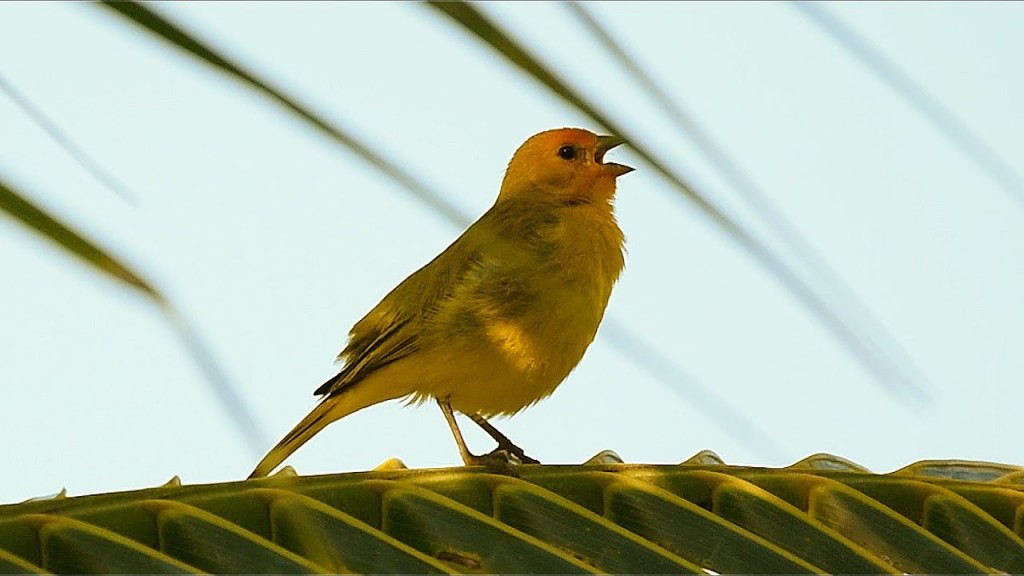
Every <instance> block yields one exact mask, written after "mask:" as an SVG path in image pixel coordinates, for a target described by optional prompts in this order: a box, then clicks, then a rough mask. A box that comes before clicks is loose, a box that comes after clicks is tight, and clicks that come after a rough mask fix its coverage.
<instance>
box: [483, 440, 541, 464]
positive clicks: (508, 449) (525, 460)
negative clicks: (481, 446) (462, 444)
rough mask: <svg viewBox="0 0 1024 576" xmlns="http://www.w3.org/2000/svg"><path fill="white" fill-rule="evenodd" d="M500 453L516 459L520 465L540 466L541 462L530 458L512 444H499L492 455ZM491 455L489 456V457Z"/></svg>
mask: <svg viewBox="0 0 1024 576" xmlns="http://www.w3.org/2000/svg"><path fill="white" fill-rule="evenodd" d="M498 452H504V453H506V454H508V455H509V456H510V457H514V458H515V459H516V460H517V461H518V463H519V464H540V460H537V459H534V458H530V457H529V456H527V455H526V453H525V452H523V449H522V448H520V447H519V446H516V445H515V444H513V443H511V442H498V447H497V448H495V449H494V450H492V451H491V454H496V453H498ZM489 455H490V454H488V456H489Z"/></svg>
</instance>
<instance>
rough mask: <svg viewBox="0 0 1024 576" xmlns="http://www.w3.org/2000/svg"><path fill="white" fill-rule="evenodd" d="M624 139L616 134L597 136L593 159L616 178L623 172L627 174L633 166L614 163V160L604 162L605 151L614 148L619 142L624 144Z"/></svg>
mask: <svg viewBox="0 0 1024 576" xmlns="http://www.w3.org/2000/svg"><path fill="white" fill-rule="evenodd" d="M625 142H626V141H625V140H623V139H622V138H619V137H618V136H598V137H597V149H596V151H595V152H594V161H595V162H597V163H598V164H600V165H601V166H603V167H604V169H605V171H607V172H611V173H612V174H613V175H614V176H615V177H616V178H618V177H619V176H622V175H623V174H629V173H630V172H632V171H633V168H632V167H630V166H626V165H623V164H616V163H614V162H608V163H605V162H604V154H605V152H607V151H609V150H611V149H612V148H615V147H616V146H618V145H619V144H625Z"/></svg>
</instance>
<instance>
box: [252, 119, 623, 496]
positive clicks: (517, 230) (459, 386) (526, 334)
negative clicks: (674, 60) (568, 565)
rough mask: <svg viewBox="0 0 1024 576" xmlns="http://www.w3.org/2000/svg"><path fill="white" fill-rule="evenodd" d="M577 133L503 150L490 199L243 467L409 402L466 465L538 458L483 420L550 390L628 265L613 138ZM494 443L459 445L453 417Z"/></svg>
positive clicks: (587, 338) (397, 291) (359, 325)
mask: <svg viewBox="0 0 1024 576" xmlns="http://www.w3.org/2000/svg"><path fill="white" fill-rule="evenodd" d="M623 143H624V140H623V139H622V138H619V137H617V136H598V135H597V134H594V133H593V132H590V131H588V130H584V129H581V128H558V129H553V130H546V131H544V132H540V133H538V134H535V135H533V136H531V137H530V138H528V139H527V140H526V141H525V142H524V143H523V144H522V145H521V146H520V147H519V148H518V149H517V150H516V152H515V153H514V154H513V156H512V159H511V161H510V162H509V164H508V167H507V169H506V171H505V175H504V178H503V179H502V182H501V187H500V189H499V192H498V197H497V200H495V202H494V204H493V205H492V206H491V207H490V208H489V209H488V210H487V211H486V212H485V213H484V214H483V215H482V216H481V217H480V218H479V219H478V220H476V222H474V223H473V224H471V225H470V226H469V227H468V228H467V229H466V230H465V232H463V233H462V235H461V236H459V237H458V238H457V239H456V240H455V241H454V242H453V243H452V244H451V245H449V246H448V248H446V249H445V250H444V251H443V252H441V253H440V254H439V255H438V256H437V257H435V258H434V259H433V260H431V261H430V262H429V263H427V264H426V265H424V266H423V267H422V268H420V269H419V270H417V271H415V272H414V273H412V274H411V275H410V276H409V277H407V278H406V279H405V280H403V281H402V282H401V283H400V284H399V285H398V286H396V287H395V288H394V289H393V290H391V292H389V293H388V294H387V295H386V296H384V298H383V299H382V300H381V301H380V303H379V304H377V305H376V306H375V307H374V308H373V309H372V310H370V312H369V313H367V314H366V316H364V317H363V318H362V319H361V320H359V321H358V322H356V323H355V325H354V326H353V327H352V329H351V331H350V332H349V338H348V342H347V344H346V346H345V348H344V349H343V350H342V351H341V353H340V354H339V355H338V358H337V360H338V361H340V362H342V363H343V364H342V367H341V369H340V371H339V372H338V373H337V375H335V376H334V377H332V378H330V379H329V380H327V381H326V382H324V383H323V385H321V386H320V387H319V388H317V389H316V391H315V393H314V394H315V395H316V396H319V397H320V402H319V403H318V404H317V405H316V406H315V407H314V408H313V410H312V411H311V412H310V413H309V414H308V415H307V416H306V417H305V418H303V419H302V420H301V421H300V422H299V423H298V424H297V425H296V426H295V427H294V428H293V429H292V430H291V431H290V432H289V433H288V434H287V435H286V436H285V437H284V438H283V439H282V440H281V441H280V442H279V443H278V444H277V445H276V446H274V447H273V448H272V449H271V450H270V451H269V452H268V453H267V455H266V456H265V457H264V458H263V459H262V460H261V461H260V462H259V464H258V465H257V466H256V468H255V469H254V470H253V472H252V474H251V475H250V476H249V477H250V478H259V477H263V476H267V475H268V474H270V473H271V472H272V471H273V470H274V469H275V468H277V466H279V465H280V464H281V463H282V462H283V461H284V460H285V459H286V458H287V457H288V456H289V455H291V454H292V453H293V452H294V451H295V450H297V449H298V448H299V447H300V446H302V445H303V444H305V443H306V442H307V441H308V440H309V439H310V438H312V437H313V436H314V435H316V434H317V433H318V432H320V431H321V430H323V429H324V428H325V427H326V426H327V425H328V424H331V423H332V422H334V421H336V420H339V419H341V418H343V417H345V416H348V415H349V414H352V413H354V412H356V411H358V410H361V409H363V408H366V407H368V406H372V405H375V404H378V403H380V402H385V401H388V400H394V399H400V398H405V399H407V401H408V402H409V403H411V404H419V403H423V402H426V401H429V400H434V401H435V402H436V403H437V404H438V406H439V407H440V408H441V412H442V414H443V415H444V417H445V420H446V421H447V423H448V426H449V428H450V429H451V432H452V434H453V436H454V438H455V442H456V445H457V448H458V450H459V454H460V456H461V457H462V460H463V463H464V464H465V465H467V466H472V465H488V464H490V463H494V462H495V461H496V459H497V460H502V461H503V462H505V463H513V464H519V463H538V461H537V460H535V459H533V458H530V457H529V456H527V455H526V454H525V453H524V451H523V450H522V449H521V448H519V447H518V446H516V445H515V444H513V443H512V442H511V440H509V439H508V438H507V437H506V436H505V435H503V434H502V433H501V432H499V431H498V430H497V429H496V428H495V427H494V426H493V425H492V424H491V423H490V422H489V421H488V420H489V419H490V418H493V417H496V416H511V415H513V414H516V413H517V412H519V411H521V410H522V409H524V408H526V407H528V406H531V405H533V404H535V403H536V402H538V401H539V400H541V399H543V398H546V397H547V396H549V395H550V394H551V393H552V392H554V390H555V388H556V387H557V386H558V385H559V384H561V383H562V381H563V380H565V378H566V377H567V376H568V375H569V373H570V372H571V371H572V370H573V369H574V368H575V367H576V365H577V364H578V363H579V362H580V360H581V359H582V358H583V355H584V353H585V352H586V350H587V348H588V347H589V345H590V343H591V342H592V341H593V340H594V338H595V336H596V334H597V331H598V327H599V325H600V323H601V320H602V318H603V316H604V312H605V308H606V307H607V305H608V300H609V298H610V296H611V293H612V287H613V285H614V284H615V283H616V281H617V280H618V278H619V275H620V273H621V272H622V269H623V267H624V265H625V238H624V235H623V232H622V230H621V229H620V228H619V225H618V223H617V221H616V218H615V211H614V202H613V201H614V199H615V191H616V180H617V178H618V177H619V176H622V175H624V174H627V173H629V172H631V171H633V168H631V167H629V166H625V165H622V164H616V163H613V162H606V161H605V160H604V156H605V154H606V153H607V152H608V151H609V150H611V149H612V148H614V147H616V146H619V145H620V144H623ZM456 411H457V412H460V413H462V414H464V415H466V416H468V417H469V418H470V419H471V420H472V421H473V422H475V423H476V424H477V425H479V426H480V427H481V428H483V429H484V431H485V432H487V433H488V434H489V435H490V436H491V437H492V438H494V440H495V441H496V442H497V443H498V447H497V448H496V449H495V450H494V451H492V452H491V453H489V454H485V455H482V456H478V455H475V454H473V453H472V452H470V451H469V449H468V447H467V445H466V442H465V440H464V438H463V436H462V433H461V431H460V429H459V427H458V424H457V422H456V420H455V415H454V412H456Z"/></svg>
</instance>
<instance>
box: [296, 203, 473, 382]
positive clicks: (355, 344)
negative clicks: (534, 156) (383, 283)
mask: <svg viewBox="0 0 1024 576" xmlns="http://www.w3.org/2000/svg"><path fill="white" fill-rule="evenodd" d="M476 224H479V221H478V222H477V223H476ZM476 224H475V225H474V226H471V227H470V228H469V229H468V230H466V232H464V233H463V235H462V236H460V237H459V238H458V239H457V240H456V241H455V242H453V243H452V244H451V245H450V246H449V247H448V248H447V249H445V251H444V252H442V253H441V254H439V255H438V256H437V257H436V258H434V259H433V260H431V261H430V262H429V263H427V264H426V265H425V266H423V267H422V268H420V269H419V270H417V271H416V272H414V273H412V275H410V276H409V277H408V278H406V279H405V280H403V281H402V282H401V283H400V284H399V285H398V286H396V287H395V288H394V289H393V290H392V291H391V292H389V293H388V294H387V296H385V297H384V298H383V299H382V300H381V301H380V303H379V304H377V306H375V307H374V308H373V309H372V310H370V312H369V313H367V314H366V316H364V317H363V318H362V319H361V320H359V321H358V322H356V324H355V325H354V326H353V327H352V330H351V331H350V332H349V341H348V344H347V345H346V346H345V349H344V350H342V351H341V353H340V354H339V355H338V359H339V360H342V361H344V362H345V365H344V367H342V369H341V371H340V372H339V373H338V374H337V375H336V376H335V377H333V378H331V379H330V380H328V381H327V382H325V383H324V384H323V385H321V386H320V387H319V388H317V390H316V392H315V394H316V395H323V394H332V393H335V392H338V391H340V390H342V389H344V388H347V387H348V386H351V385H352V384H354V383H356V382H358V381H360V380H362V379H363V378H365V377H366V376H367V375H369V374H370V373H372V372H374V371H376V370H379V369H380V368H382V367H384V366H386V365H388V364H390V363H392V362H395V361H397V360H400V359H402V358H405V357H407V356H409V355H410V354H413V353H415V352H416V351H417V350H419V349H420V344H421V330H422V327H423V320H424V318H425V317H426V316H429V315H430V314H431V313H432V312H433V311H434V310H436V309H437V308H438V307H439V303H440V302H442V301H444V300H446V299H448V298H449V297H450V296H451V294H452V292H453V288H454V286H455V284H456V283H457V281H458V278H460V277H462V276H464V275H465V274H466V272H467V271H468V270H469V269H471V268H472V266H473V262H474V260H475V259H477V258H478V253H479V250H480V249H481V246H480V241H479V240H478V239H477V235H476V234H473V233H471V231H472V230H473V228H474V227H475V226H476Z"/></svg>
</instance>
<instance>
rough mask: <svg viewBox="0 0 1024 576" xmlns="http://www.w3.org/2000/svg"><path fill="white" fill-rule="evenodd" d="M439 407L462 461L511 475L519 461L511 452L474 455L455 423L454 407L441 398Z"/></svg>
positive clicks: (467, 464) (496, 451) (438, 400)
mask: <svg viewBox="0 0 1024 576" xmlns="http://www.w3.org/2000/svg"><path fill="white" fill-rule="evenodd" d="M437 405H438V406H440V407H441V413H442V414H444V419H445V420H447V421H448V427H449V428H451V431H452V436H455V443H456V444H457V445H458V447H459V455H461V456H462V461H463V462H464V463H465V464H466V466H477V465H479V466H487V467H488V468H491V469H493V470H494V471H496V472H501V473H503V474H508V473H511V468H512V466H513V464H518V461H513V460H512V459H513V458H515V456H510V454H509V452H506V451H502V450H500V449H499V450H495V451H494V452H491V453H490V454H485V455H483V456H477V455H476V454H473V453H472V452H470V451H469V448H467V447H466V441H465V440H464V439H463V438H462V432H461V431H460V430H459V425H458V424H457V423H456V422H455V413H454V412H452V405H451V404H449V403H448V401H447V400H441V399H440V398H438V399H437ZM506 440H507V438H506ZM520 452H522V450H520Z"/></svg>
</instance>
